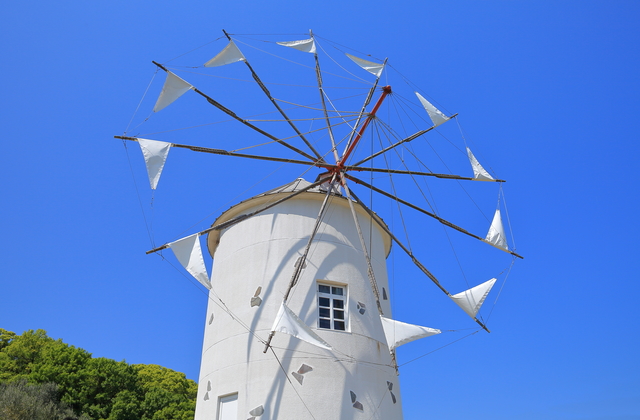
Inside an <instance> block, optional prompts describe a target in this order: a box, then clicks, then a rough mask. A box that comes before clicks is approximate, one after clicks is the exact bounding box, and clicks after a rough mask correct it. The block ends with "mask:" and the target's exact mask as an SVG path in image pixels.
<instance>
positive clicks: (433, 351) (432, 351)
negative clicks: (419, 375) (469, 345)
mask: <svg viewBox="0 0 640 420" xmlns="http://www.w3.org/2000/svg"><path fill="white" fill-rule="evenodd" d="M479 332H480V330H476V331H474V332H472V333H471V334H467V335H465V336H464V337H460V338H458V339H457V340H454V341H452V342H450V343H448V344H445V345H444V346H441V347H438V348H437V349H435V350H431V351H430V352H428V353H425V354H423V355H422V356H418V357H416V358H414V359H411V360H409V361H408V362H404V363H403V364H401V365H398V367H402V366H405V365H408V364H409V363H412V362H415V361H416V360H418V359H422V358H423V357H425V356H428V355H430V354H432V353H435V352H437V351H438V350H442V349H443V348H445V347H449V346H450V345H452V344H454V343H457V342H458V341H461V340H464V339H465V338H469V337H471V336H472V335H474V334H477V333H479Z"/></svg>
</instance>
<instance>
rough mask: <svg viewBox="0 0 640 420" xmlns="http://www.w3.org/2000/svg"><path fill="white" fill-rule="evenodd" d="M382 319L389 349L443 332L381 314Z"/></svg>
mask: <svg viewBox="0 0 640 420" xmlns="http://www.w3.org/2000/svg"><path fill="white" fill-rule="evenodd" d="M380 319H381V320H382V328H384V335H385V337H386V338H387V344H388V345H389V350H393V349H395V348H396V347H399V346H401V345H403V344H407V343H410V342H412V341H414V340H417V339H419V338H423V337H429V336H431V335H435V334H440V332H441V331H440V330H436V329H434V328H429V327H422V326H420V325H413V324H407V323H405V322H400V321H396V320H393V319H389V318H386V317H384V316H380Z"/></svg>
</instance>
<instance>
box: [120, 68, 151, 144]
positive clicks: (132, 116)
mask: <svg viewBox="0 0 640 420" xmlns="http://www.w3.org/2000/svg"><path fill="white" fill-rule="evenodd" d="M158 71H159V69H158V68H156V71H155V72H154V73H153V76H151V80H150V81H149V84H148V85H147V88H146V89H145V90H144V93H143V94H142V98H140V102H138V106H137V107H136V110H135V111H133V115H131V119H130V120H129V124H127V128H126V129H125V130H124V135H125V136H126V135H127V133H128V132H129V127H131V123H132V122H133V119H134V118H135V116H136V114H137V113H138V110H139V109H140V106H141V105H142V102H143V101H144V98H145V97H146V96H147V92H149V88H150V87H151V84H152V83H153V80H154V79H155V78H156V75H157V74H158ZM150 115H151V114H149V116H150ZM148 119H149V117H147V118H146V119H145V120H144V121H147V120H148ZM144 121H143V122H144ZM141 124H142V123H141ZM139 126H140V124H138V125H137V126H136V127H135V128H138V127H139Z"/></svg>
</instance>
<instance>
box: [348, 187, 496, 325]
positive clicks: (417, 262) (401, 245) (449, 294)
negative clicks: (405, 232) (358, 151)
mask: <svg viewBox="0 0 640 420" xmlns="http://www.w3.org/2000/svg"><path fill="white" fill-rule="evenodd" d="M351 195H352V196H353V198H355V199H356V201H357V202H358V204H360V205H361V206H362V208H363V209H364V210H365V211H366V212H367V213H368V214H369V215H370V216H371V218H372V219H373V220H375V222H376V223H377V224H378V226H380V228H381V229H382V230H384V231H385V232H386V233H387V234H388V235H389V237H391V239H393V241H394V242H395V243H396V244H398V246H399V247H400V248H401V249H402V250H403V251H404V252H405V253H406V254H407V255H408V256H409V258H411V261H412V262H413V263H414V264H415V265H416V266H417V267H418V268H419V269H420V270H421V271H422V272H423V273H424V274H426V276H427V277H429V279H430V280H431V281H432V282H433V283H434V284H435V285H436V286H438V288H439V289H440V290H442V291H443V292H444V293H445V294H446V295H447V296H449V297H450V298H451V297H452V296H453V295H452V294H451V293H449V291H448V290H447V289H445V288H444V286H442V284H440V281H439V280H438V279H437V278H436V276H434V275H433V274H432V273H431V272H430V271H429V270H428V269H427V268H426V267H425V266H424V265H423V264H422V263H421V262H420V261H419V260H418V259H417V258H416V257H415V255H413V252H411V250H410V249H409V248H407V247H406V246H405V245H404V244H403V243H402V242H400V240H399V239H398V238H397V237H396V236H395V235H394V234H393V232H391V230H389V228H388V227H387V225H385V224H384V223H383V222H382V221H381V220H380V219H379V217H378V216H376V214H375V213H374V212H373V211H372V210H371V209H370V208H369V207H367V205H366V204H364V202H363V201H362V200H360V199H359V198H358V196H356V194H355V193H354V192H353V191H352V192H351ZM473 320H474V321H475V322H476V323H477V324H478V325H480V326H481V327H482V329H483V330H485V331H486V332H491V331H489V329H488V328H487V327H486V325H484V323H483V322H482V321H480V320H479V319H478V318H477V317H475V316H474V317H473Z"/></svg>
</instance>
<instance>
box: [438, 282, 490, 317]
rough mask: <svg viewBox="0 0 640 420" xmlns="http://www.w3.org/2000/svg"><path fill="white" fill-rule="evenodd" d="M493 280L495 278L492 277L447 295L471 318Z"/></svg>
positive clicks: (476, 311)
mask: <svg viewBox="0 0 640 420" xmlns="http://www.w3.org/2000/svg"><path fill="white" fill-rule="evenodd" d="M495 282H496V279H495V278H493V279H491V280H488V281H486V282H484V283H482V284H479V285H477V286H476V287H473V288H471V289H469V290H465V291H464V292H460V293H458V294H456V295H453V296H449V297H450V298H451V299H452V300H453V301H454V302H455V303H456V304H457V305H458V306H459V307H461V308H462V310H464V311H465V312H466V313H467V314H468V315H469V316H470V317H471V318H475V316H476V314H477V313H478V311H479V310H480V307H481V306H482V304H483V303H484V300H485V299H486V298H487V295H488V294H489V292H490V291H491V288H492V287H493V285H494V284H495Z"/></svg>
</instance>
